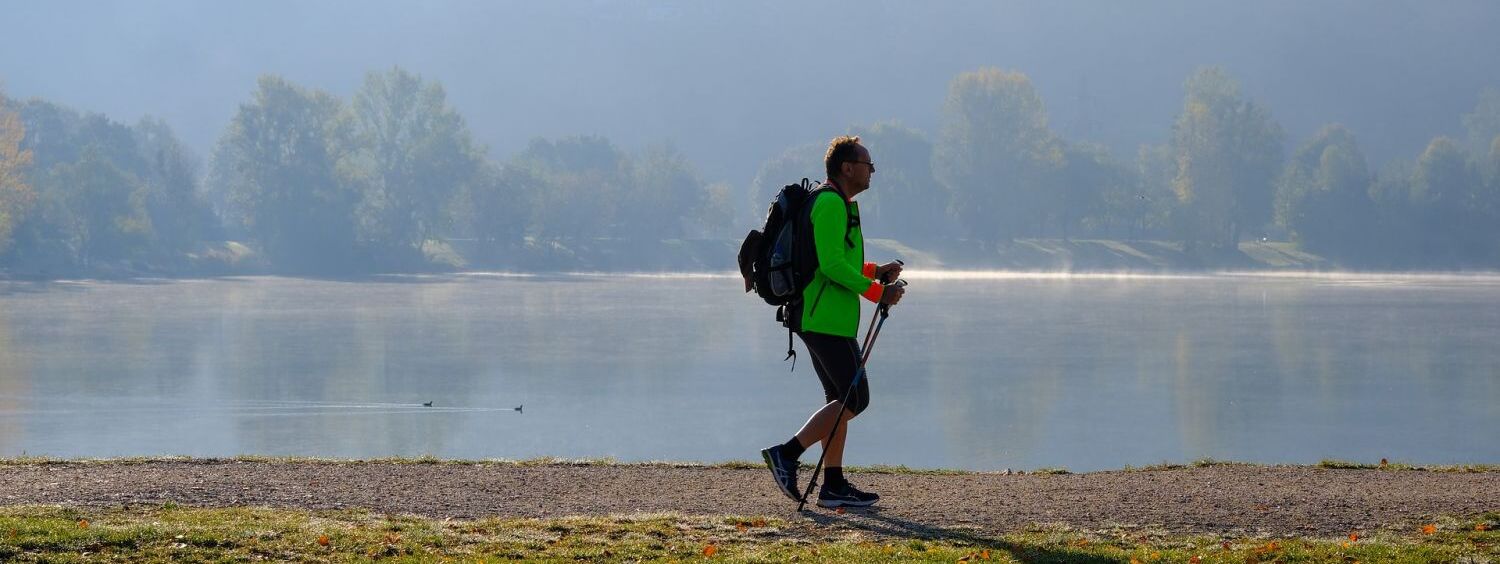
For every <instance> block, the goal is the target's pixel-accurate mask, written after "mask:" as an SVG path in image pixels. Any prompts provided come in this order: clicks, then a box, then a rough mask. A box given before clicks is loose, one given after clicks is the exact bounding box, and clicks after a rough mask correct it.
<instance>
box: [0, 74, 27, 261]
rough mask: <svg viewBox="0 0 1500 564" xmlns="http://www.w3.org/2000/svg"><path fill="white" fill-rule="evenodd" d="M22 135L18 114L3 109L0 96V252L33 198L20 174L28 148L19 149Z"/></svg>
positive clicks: (3, 249) (25, 164) (8, 244)
mask: <svg viewBox="0 0 1500 564" xmlns="http://www.w3.org/2000/svg"><path fill="white" fill-rule="evenodd" d="M25 136H26V127H25V126H24V125H22V124H21V116H20V115H18V114H16V113H15V112H13V111H11V110H10V109H8V108H6V106H5V98H4V96H0V252H4V251H5V249H6V248H8V247H9V246H10V241H11V237H10V236H11V232H13V231H14V230H15V226H16V224H17V223H18V222H19V220H20V218H21V217H22V216H23V215H24V213H25V210H26V208H27V207H29V206H30V205H31V202H32V200H33V199H34V194H33V193H32V190H31V187H30V186H28V185H27V184H26V179H25V177H24V176H23V175H22V173H23V171H24V170H25V169H26V167H27V165H30V164H31V151H23V150H21V139H23V138H24V137H25Z"/></svg>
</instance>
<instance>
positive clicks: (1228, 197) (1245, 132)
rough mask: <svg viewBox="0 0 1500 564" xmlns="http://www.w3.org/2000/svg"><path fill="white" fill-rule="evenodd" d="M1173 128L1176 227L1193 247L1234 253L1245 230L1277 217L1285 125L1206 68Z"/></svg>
mask: <svg viewBox="0 0 1500 564" xmlns="http://www.w3.org/2000/svg"><path fill="white" fill-rule="evenodd" d="M1185 86H1186V89H1187V98H1186V101H1185V102H1184V104H1183V110H1182V113H1181V114H1180V115H1179V116H1178V117H1177V122H1176V124H1175V125H1174V126H1173V137H1172V151H1173V155H1174V156H1175V157H1176V159H1177V175H1176V176H1175V177H1174V179H1173V189H1174V191H1175V192H1176V194H1177V199H1178V203H1179V205H1180V207H1179V208H1178V209H1176V210H1174V211H1173V214H1174V220H1173V222H1174V224H1175V227H1176V228H1177V229H1178V232H1179V235H1180V237H1181V238H1182V239H1183V241H1184V243H1185V244H1187V245H1188V246H1189V247H1196V246H1198V245H1207V246H1208V247H1210V248H1215V249H1221V250H1223V249H1234V248H1235V247H1236V245H1237V244H1238V242H1239V240H1240V236H1241V234H1242V233H1243V232H1244V231H1246V230H1256V229H1259V228H1260V227H1261V226H1263V225H1264V224H1265V223H1266V222H1267V221H1268V220H1269V219H1270V218H1271V200H1272V193H1273V186H1272V181H1273V179H1274V177H1275V175H1276V173H1277V169H1279V168H1280V166H1281V139H1282V132H1281V126H1279V125H1277V124H1276V122H1274V121H1273V120H1272V119H1271V117H1270V115H1269V113H1267V112H1266V111H1265V110H1264V109H1263V108H1261V107H1260V106H1257V105H1255V104H1254V103H1253V102H1248V101H1244V100H1242V99H1241V98H1240V93H1239V84H1238V83H1236V82H1235V81H1234V79H1232V78H1230V77H1229V75H1228V74H1227V73H1225V72H1224V70H1223V69H1220V68H1218V67H1208V68H1204V69H1200V70H1199V71H1198V72H1196V73H1195V74H1194V75H1193V76H1192V77H1190V78H1188V80H1187V83H1186V85H1185Z"/></svg>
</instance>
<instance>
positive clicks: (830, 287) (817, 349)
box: [761, 136, 905, 507]
mask: <svg viewBox="0 0 1500 564" xmlns="http://www.w3.org/2000/svg"><path fill="white" fill-rule="evenodd" d="M823 165H824V168H825V169H826V170H827V173H828V182H827V185H828V186H829V187H831V188H832V190H823V191H820V192H818V193H817V195H816V196H815V197H814V199H813V201H812V202H811V203H810V204H809V205H810V206H811V219H812V235H813V245H814V247H815V248H816V249H817V255H818V269H817V271H816V273H815V274H814V275H813V279H812V282H810V283H809V284H808V285H807V288H806V289H804V290H803V291H802V301H801V303H800V304H799V305H798V306H797V307H795V308H793V311H792V312H791V315H792V318H793V322H792V324H791V327H792V328H793V329H794V330H796V331H797V335H798V336H799V337H801V338H802V343H803V344H805V345H806V346H807V351H808V353H809V354H811V355H812V359H813V368H814V369H815V370H816V371H817V373H818V380H820V381H822V383H823V397H824V400H825V401H826V402H827V403H826V404H824V405H823V407H822V408H820V409H818V411H816V412H814V413H813V414H812V417H810V418H809V419H808V420H807V423H805V424H803V425H802V429H801V430H799V431H797V434H796V435H794V436H793V437H792V438H791V439H790V440H788V441H787V442H786V444H780V445H776V446H772V447H770V448H767V449H765V450H762V451H761V456H762V457H763V458H765V460H766V466H768V467H770V469H771V475H772V476H773V477H774V478H775V479H776V486H777V487H779V488H781V493H784V494H786V496H787V497H790V498H792V499H793V500H794V501H796V500H799V496H798V492H797V459H798V458H799V457H801V456H802V453H803V452H804V451H806V450H807V448H808V447H810V446H812V444H813V443H816V442H822V443H823V453H824V456H823V463H824V474H823V487H822V488H821V489H820V490H819V491H818V505H819V506H822V507H841V506H845V505H848V506H855V507H863V506H868V505H873V504H874V503H875V502H876V501H878V500H879V499H880V496H879V495H876V494H874V493H871V492H864V491H860V490H859V489H858V488H855V487H854V485H853V484H850V483H849V481H848V480H847V479H845V477H844V468H843V463H844V438H845V436H846V435H847V432H848V428H849V421H850V420H852V419H854V418H855V417H856V416H858V415H859V414H860V413H861V412H863V411H864V410H865V407H867V406H868V405H869V403H870V388H869V383H868V382H869V379H868V378H859V384H858V385H857V386H853V388H854V390H853V393H852V394H850V393H849V392H850V388H851V385H853V384H854V380H855V375H856V373H858V371H859V370H860V366H859V358H860V350H859V344H858V343H857V342H855V340H854V338H855V335H856V334H857V333H858V332H859V322H860V313H859V308H860V304H859V299H860V297H864V298H865V299H867V300H870V301H872V302H877V303H881V304H889V305H894V304H896V302H899V301H901V296H902V294H903V293H904V292H905V290H904V289H903V288H902V287H901V286H897V285H894V284H889V285H887V284H882V283H881V281H883V280H895V279H896V277H898V276H900V275H901V265H900V264H899V263H894V262H892V263H887V264H883V265H878V266H877V265H875V264H874V263H867V262H864V252H865V251H864V244H865V243H864V237H863V235H862V234H861V232H860V227H859V204H857V203H855V202H854V197H855V196H858V195H859V194H860V193H861V192H864V191H865V190H868V189H869V188H870V176H871V175H872V174H874V173H875V163H874V162H872V161H871V160H870V152H869V151H868V150H866V149H865V148H864V146H862V145H860V144H859V137H852V136H843V137H837V138H834V140H833V141H832V142H831V143H829V145H828V152H827V153H826V154H825V155H824V157H823ZM846 394H847V395H848V397H849V405H848V406H847V408H846V409H843V413H844V416H843V419H842V422H841V423H839V425H838V433H837V434H836V435H834V437H833V439H832V440H829V438H828V434H829V433H830V432H831V431H833V426H834V422H835V419H837V418H838V414H839V412H840V410H841V409H842V408H845V406H844V405H843V404H842V403H840V402H841V400H842V399H843V398H844V397H845V395H846Z"/></svg>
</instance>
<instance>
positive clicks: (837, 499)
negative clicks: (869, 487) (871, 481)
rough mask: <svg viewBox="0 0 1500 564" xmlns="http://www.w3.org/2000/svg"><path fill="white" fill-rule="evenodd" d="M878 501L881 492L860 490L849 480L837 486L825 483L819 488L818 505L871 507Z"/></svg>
mask: <svg viewBox="0 0 1500 564" xmlns="http://www.w3.org/2000/svg"><path fill="white" fill-rule="evenodd" d="M877 501H880V494H877V493H871V492H862V491H859V489H858V488H855V487H854V484H850V483H848V482H845V483H844V484H843V485H842V486H839V487H837V488H829V487H828V484H823V487H822V488H819V489H818V507H830V508H832V507H844V506H848V507H869V506H871V505H875V502H877Z"/></svg>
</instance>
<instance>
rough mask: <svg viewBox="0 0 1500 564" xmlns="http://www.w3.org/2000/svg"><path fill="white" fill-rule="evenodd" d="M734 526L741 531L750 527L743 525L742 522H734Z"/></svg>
mask: <svg viewBox="0 0 1500 564" xmlns="http://www.w3.org/2000/svg"><path fill="white" fill-rule="evenodd" d="M734 528H736V529H739V530H740V532H741V533H743V532H745V531H746V530H749V529H750V527H749V526H747V525H745V524H744V523H735V524H734Z"/></svg>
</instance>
